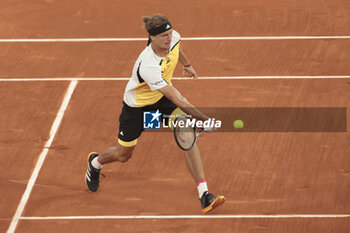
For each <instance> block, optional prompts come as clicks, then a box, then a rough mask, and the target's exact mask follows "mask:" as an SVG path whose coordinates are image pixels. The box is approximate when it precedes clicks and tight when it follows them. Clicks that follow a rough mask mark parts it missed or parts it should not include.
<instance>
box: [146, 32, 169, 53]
mask: <svg viewBox="0 0 350 233" xmlns="http://www.w3.org/2000/svg"><path fill="white" fill-rule="evenodd" d="M172 35H173V29H170V30H168V31H165V32H163V33H160V34H158V35H156V36H151V39H152V43H153V44H154V45H156V46H157V47H159V48H161V49H164V50H169V49H170V43H171V37H172Z"/></svg>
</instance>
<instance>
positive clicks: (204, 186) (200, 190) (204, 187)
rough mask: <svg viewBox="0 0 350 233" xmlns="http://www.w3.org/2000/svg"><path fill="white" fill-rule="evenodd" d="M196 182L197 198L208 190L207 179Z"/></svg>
mask: <svg viewBox="0 0 350 233" xmlns="http://www.w3.org/2000/svg"><path fill="white" fill-rule="evenodd" d="M196 183H197V189H198V194H199V198H201V197H202V195H203V193H204V192H206V191H208V186H207V181H206V180H205V179H201V180H199V181H197V182H196Z"/></svg>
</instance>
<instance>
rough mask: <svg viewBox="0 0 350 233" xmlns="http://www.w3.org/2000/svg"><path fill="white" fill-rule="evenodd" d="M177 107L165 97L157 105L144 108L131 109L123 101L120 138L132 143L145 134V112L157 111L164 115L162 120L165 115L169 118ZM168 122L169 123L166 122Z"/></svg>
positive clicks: (120, 117)
mask: <svg viewBox="0 0 350 233" xmlns="http://www.w3.org/2000/svg"><path fill="white" fill-rule="evenodd" d="M176 108H177V106H176V105H175V104H174V103H173V102H171V101H170V100H169V99H168V98H166V97H165V96H163V97H162V98H161V99H160V100H159V101H158V102H157V103H155V104H152V105H147V106H144V107H139V108H137V107H129V106H128V105H127V104H126V103H125V102H124V101H123V109H122V113H121V114H120V116H119V133H118V138H119V139H120V140H121V141H123V142H131V141H134V140H135V139H137V138H138V137H140V135H141V133H142V132H143V130H144V129H143V112H144V111H157V110H159V111H160V112H161V113H162V116H161V120H162V121H163V118H164V115H165V116H169V115H170V114H171V113H172V112H173V111H174V110H175V109H176ZM166 122H168V121H167V120H166Z"/></svg>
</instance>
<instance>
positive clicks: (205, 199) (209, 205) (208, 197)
mask: <svg viewBox="0 0 350 233" xmlns="http://www.w3.org/2000/svg"><path fill="white" fill-rule="evenodd" d="M200 202H201V205H202V212H203V213H208V212H209V211H211V210H213V209H215V208H216V207H218V206H221V205H222V204H224V202H225V197H224V196H223V195H218V196H214V195H213V194H211V193H209V192H208V191H205V192H204V193H203V195H202V197H201V199H200Z"/></svg>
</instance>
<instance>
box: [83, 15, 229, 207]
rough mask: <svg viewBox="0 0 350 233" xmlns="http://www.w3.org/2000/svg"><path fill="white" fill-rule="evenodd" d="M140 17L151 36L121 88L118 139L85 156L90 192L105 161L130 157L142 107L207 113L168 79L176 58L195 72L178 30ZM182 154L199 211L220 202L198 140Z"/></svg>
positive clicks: (155, 19)
mask: <svg viewBox="0 0 350 233" xmlns="http://www.w3.org/2000/svg"><path fill="white" fill-rule="evenodd" d="M143 21H144V23H145V28H146V30H147V31H148V34H149V41H148V45H147V47H146V48H145V49H144V50H143V51H142V52H141V54H140V55H139V57H138V59H137V60H136V63H135V65H134V68H133V71H132V76H131V78H130V80H129V82H128V84H127V86H126V89H125V93H124V101H123V109H122V112H121V115H120V117H119V134H118V144H117V145H116V146H112V147H108V148H106V149H105V150H104V151H102V153H100V154H97V153H96V152H92V153H90V154H89V156H88V170H87V173H86V184H87V186H88V188H89V189H90V191H92V192H96V191H97V190H98V189H99V184H100V179H99V176H100V171H101V168H102V166H103V165H104V164H108V163H112V162H122V163H124V162H127V161H128V160H129V159H130V158H131V156H132V154H133V151H134V149H135V146H136V144H137V139H138V138H139V137H140V135H141V133H142V132H143V130H144V129H143V111H157V110H159V112H160V113H162V114H163V115H164V116H169V115H177V114H180V113H182V114H185V113H186V114H188V115H191V116H192V117H194V118H196V119H198V120H203V121H205V120H207V119H209V118H208V116H206V115H204V114H203V113H201V112H200V111H199V110H198V109H197V108H195V107H194V106H193V105H192V104H190V103H189V102H188V101H187V100H186V98H185V97H183V96H182V95H181V94H180V92H179V91H178V90H177V89H176V88H175V87H174V86H173V85H172V84H171V78H172V75H173V72H174V70H175V67H176V64H177V62H178V60H179V61H180V62H181V63H182V65H183V73H184V75H186V76H187V77H192V78H198V75H197V73H196V71H195V70H194V68H193V67H192V66H191V64H190V62H189V60H188V59H187V57H186V55H185V53H184V52H183V50H182V49H181V47H180V41H181V38H180V34H179V33H178V32H176V31H175V30H173V27H172V25H171V24H170V22H169V20H168V19H167V18H166V17H165V16H164V15H161V14H156V15H154V16H153V17H152V18H151V17H144V19H143ZM181 110H183V111H181ZM184 112H185V113H184ZM166 122H167V121H166ZM206 130H207V131H210V130H211V129H206ZM185 156H186V164H187V167H188V169H189V171H190V173H191V175H192V177H193V179H194V181H195V182H196V184H197V189H198V194H199V200H200V203H201V205H202V211H203V212H204V213H207V212H209V211H210V210H212V209H214V208H216V207H217V206H220V205H222V204H223V203H224V201H225V198H224V196H222V195H218V196H214V195H212V194H211V193H209V192H208V187H207V182H206V180H205V175H204V170H203V166H202V161H201V156H200V152H199V149H198V147H197V145H194V147H193V148H192V149H190V150H189V151H186V152H185Z"/></svg>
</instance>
